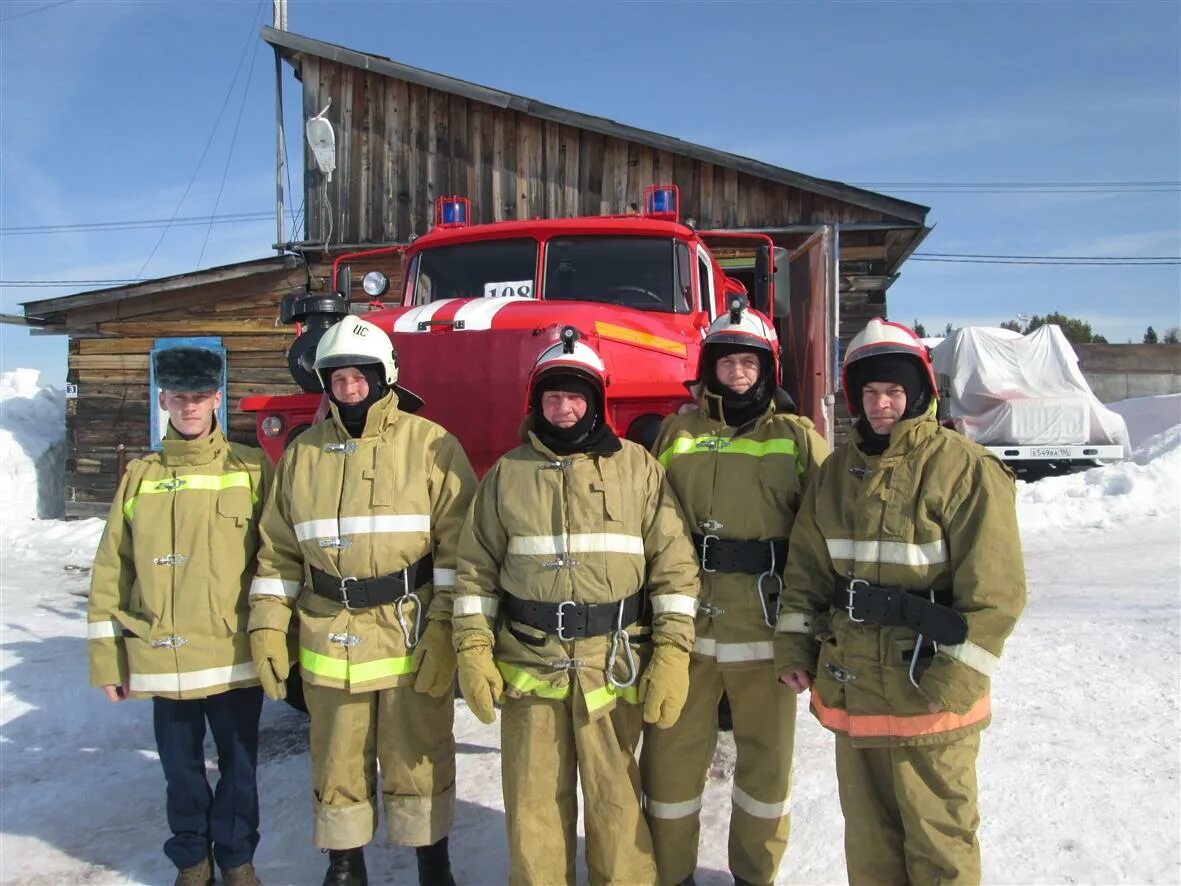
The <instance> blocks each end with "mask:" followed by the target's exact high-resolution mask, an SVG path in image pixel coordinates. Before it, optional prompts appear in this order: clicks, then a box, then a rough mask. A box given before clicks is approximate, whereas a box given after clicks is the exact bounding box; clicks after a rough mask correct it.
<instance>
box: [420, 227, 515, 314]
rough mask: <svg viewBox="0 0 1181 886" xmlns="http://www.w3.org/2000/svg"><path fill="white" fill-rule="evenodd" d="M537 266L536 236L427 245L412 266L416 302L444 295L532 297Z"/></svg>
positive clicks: (449, 296)
mask: <svg viewBox="0 0 1181 886" xmlns="http://www.w3.org/2000/svg"><path fill="white" fill-rule="evenodd" d="M536 270H537V241H536V240H530V239H523V240H485V241H482V242H479V243H458V244H456V245H454V246H437V247H435V248H433V249H424V250H423V251H422V252H420V253H419V254H418V257H417V259H416V261H415V264H414V267H413V268H412V269H411V275H412V277H413V280H412V281H411V283H412V284H413V289H412V291H413V293H414V299H413V302H412V303H413V304H416V305H423V304H426V303H427V302H432V301H440V300H441V299H444V298H483V297H485V296H491V297H500V296H507V295H517V296H526V297H532V296H533V295H534V291H533V290H534V281H533V275H534V274H535V273H536Z"/></svg>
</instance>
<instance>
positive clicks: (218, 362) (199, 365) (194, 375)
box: [155, 347, 223, 393]
mask: <svg viewBox="0 0 1181 886" xmlns="http://www.w3.org/2000/svg"><path fill="white" fill-rule="evenodd" d="M155 362H156V387H158V388H159V389H160V390H162V391H177V392H187V393H188V392H194V391H217V390H220V389H221V375H222V369H223V362H222V359H221V354H219V353H217V352H216V351H210V350H209V349H207V348H194V347H179V348H166V349H165V350H163V351H157V352H156V358H155Z"/></svg>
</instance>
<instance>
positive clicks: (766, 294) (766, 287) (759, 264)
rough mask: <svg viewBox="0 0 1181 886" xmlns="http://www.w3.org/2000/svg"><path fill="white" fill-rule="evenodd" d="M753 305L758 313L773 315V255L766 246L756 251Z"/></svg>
mask: <svg viewBox="0 0 1181 886" xmlns="http://www.w3.org/2000/svg"><path fill="white" fill-rule="evenodd" d="M751 305H752V306H753V307H754V308H755V310H757V311H761V312H762V313H764V314H767V315H770V313H771V310H770V308H771V255H770V251H769V250H768V248H767V247H766V246H759V247H758V248H757V249H755V280H754V289H753V290H752V292H751Z"/></svg>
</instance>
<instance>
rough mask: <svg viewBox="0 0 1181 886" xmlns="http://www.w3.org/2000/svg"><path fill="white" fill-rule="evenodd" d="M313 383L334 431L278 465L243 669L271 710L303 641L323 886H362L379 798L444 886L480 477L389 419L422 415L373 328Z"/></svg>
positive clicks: (345, 331) (452, 450) (327, 349)
mask: <svg viewBox="0 0 1181 886" xmlns="http://www.w3.org/2000/svg"><path fill="white" fill-rule="evenodd" d="M315 368H316V371H317V373H318V374H319V376H320V378H321V380H322V381H323V384H324V389H325V391H327V393H328V397H329V399H330V409H331V416H330V418H329V419H328V420H326V421H323V422H320V423H319V424H316V425H314V426H313V427H312V428H310V429H309V430H308V431H306V432H305V433H304V434H303V435H301V436H300V437H298V438H297V439H296V440H295V441H294V442H293V443H292V444H291V446H290V447H289V448H288V449H287V451H286V452H285V453H283V457H282V458H281V459H280V461H279V465H278V468H277V471H276V480H275V485H274V490H273V493H272V495H271V497H270V500H269V501H268V503H267V507H266V510H265V512H264V514H263V518H262V525H261V535H262V547H261V549H260V551H259V557H258V573H257V576H256V578H255V580H254V584H253V586H252V588H251V592H250V605H251V614H250V630H251V635H250V640H251V648H252V650H253V653H254V661H255V664H256V665H257V666H258V671H259V676H260V678H261V680H262V685H263V688H264V690H266V692H267V694H268V695H270V696H271V697H272V698H277V697H282V696H283V694H284V691H285V690H284V680H285V679H286V677H287V675H288V667H289V657H288V653H287V648H288V647H287V639H288V638H287V635H288V632H289V631H296V630H298V638H299V639H298V647H299V652H298V660H299V664H300V668H301V671H302V676H303V682H304V693H305V697H306V700H307V706H308V712H309V714H310V715H311V757H312V789H313V794H314V801H315V828H314V839H315V843H316V845H317V846H319V847H320V848H322V849H327V850H328V854H329V867H328V872H327V874H326V875H325V878H324V883H325V884H340V886H344V884H349V886H356V884H364V883H366V882H367V875H366V872H365V859H364V854H363V851H362V848H363V847H364V846H365V844H366V843H368V842H369V841H370V839H371V838H372V837H373V834H374V831H375V829H376V826H377V820H378V806H379V803H378V798H379V796H380V800H381V803H380V805H381V806H383V807H384V809H385V818H386V827H387V830H388V833H389V839H390V842H391V843H395V844H400V845H408V846H415V847H418V850H417V855H418V868H419V881H420V883H424V884H425V883H430V884H447V883H451V882H453V881H452V879H451V873H450V863H449V859H448V850H447V833H448V831H449V829H450V827H451V819H452V810H453V807H454V803H455V741H454V738H453V735H452V719H453V703H452V686H453V681H454V661H455V660H454V654H453V651H452V646H451V624H450V616H451V612H450V592H451V587H452V585H453V583H454V579H455V548H456V543H457V541H458V537H459V530H460V527H461V526H462V524H463V517H464V513H465V512H466V510H467V506H468V504H469V502H470V501H471V496H472V493H473V492H474V489H475V475H474V473H473V471H472V468H471V465H470V464H469V463H468V460H467V457H466V456H465V455H464V453H463V450H462V449H461V448H460V445H459V442H458V441H457V440H456V439H455V438H454V437H453V436H452V435H451V434H449V433H447V432H446V431H445V430H443V428H441V427H439V426H438V425H436V424H434V423H433V422H430V421H427V420H426V419H423V418H419V417H418V416H415V415H410V414H408V413H406V412H404V411H403V409H401V408H399V404H400V402H405V401H406V400H410V399H416V398H413V395H408V392H405V391H404V390H403V389H400V388H398V387H397V381H398V362H397V355H396V353H395V352H394V349H393V345H392V344H391V342H390V339H389V337H388V336H387V335H386V334H385V332H383V331H382V330H381V329H380V328H379V327H377V326H375V325H374V324H372V323H369V322H367V321H365V320H361V319H357V318H352V317H350V318H346V319H344V320H342V321H341V322H340V323H338V324H336V325H335V326H333V327H331V328H330V329H329V330H328V331H327V332H326V333H325V334H324V337H323V338H322V339H321V341H320V343H319V346H318V347H317V349H316V362H315ZM293 615H295V616H296V618H293V617H292V616H293ZM379 762H380V764H381V777H382V784H381V790H380V795H379V793H378V788H377V769H378V763H379Z"/></svg>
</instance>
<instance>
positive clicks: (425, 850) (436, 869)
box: [414, 837, 455, 886]
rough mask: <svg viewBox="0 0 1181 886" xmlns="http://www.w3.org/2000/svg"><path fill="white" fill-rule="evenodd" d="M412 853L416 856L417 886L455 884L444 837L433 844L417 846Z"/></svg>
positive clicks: (451, 885)
mask: <svg viewBox="0 0 1181 886" xmlns="http://www.w3.org/2000/svg"><path fill="white" fill-rule="evenodd" d="M414 854H415V855H417V856H418V886H455V878H454V877H452V876H451V856H450V855H448V854H447V838H446V837H444V838H443V839H442V840H440V841H439V842H438V843H435V844H434V845H433V846H419V847H417V848H416V849H415V850H414Z"/></svg>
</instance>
